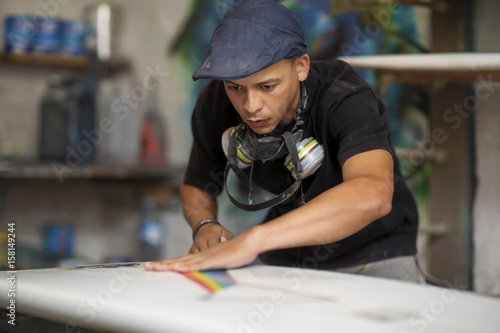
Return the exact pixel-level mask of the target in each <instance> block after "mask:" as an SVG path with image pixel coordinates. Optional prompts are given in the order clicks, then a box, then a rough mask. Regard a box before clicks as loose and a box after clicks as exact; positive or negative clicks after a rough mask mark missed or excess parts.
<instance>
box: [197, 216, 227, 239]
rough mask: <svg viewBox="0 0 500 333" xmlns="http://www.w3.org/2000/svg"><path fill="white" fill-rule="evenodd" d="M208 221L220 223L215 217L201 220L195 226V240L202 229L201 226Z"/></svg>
mask: <svg viewBox="0 0 500 333" xmlns="http://www.w3.org/2000/svg"><path fill="white" fill-rule="evenodd" d="M207 223H215V224H218V225H220V223H219V221H217V220H215V219H204V220H201V221H200V222H198V223H197V224H196V225H195V226H194V228H193V241H194V239H195V237H196V233H198V230H200V228H201V227H202V226H203V225H205V224H207Z"/></svg>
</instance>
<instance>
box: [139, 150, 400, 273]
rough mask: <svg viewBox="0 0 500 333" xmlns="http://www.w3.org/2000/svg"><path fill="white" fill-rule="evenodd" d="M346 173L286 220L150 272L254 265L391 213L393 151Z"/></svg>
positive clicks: (358, 160)
mask: <svg viewBox="0 0 500 333" xmlns="http://www.w3.org/2000/svg"><path fill="white" fill-rule="evenodd" d="M342 172H343V178H344V182H343V183H342V184H340V185H338V186H335V187H333V188H331V189H329V190H328V191H325V192H323V193H322V194H320V195H319V196H317V197H315V198H314V199H312V200H310V201H309V202H307V203H306V204H305V205H303V206H301V207H299V208H297V209H295V210H293V211H291V212H289V213H287V214H285V215H283V216H280V217H278V218H276V219H274V220H272V221H269V222H267V223H264V224H261V225H258V226H256V227H253V228H251V229H249V230H247V231H245V232H243V233H241V234H239V235H238V236H237V237H235V238H234V239H233V240H231V241H228V242H225V243H221V244H219V245H217V246H214V247H212V248H210V249H208V250H207V251H203V252H200V253H198V254H196V255H190V256H185V257H180V258H176V259H169V260H164V261H160V262H156V263H154V264H152V265H149V266H147V267H146V268H147V269H150V270H177V271H192V270H201V269H211V268H234V267H238V266H242V265H246V264H248V263H250V262H251V261H252V260H253V259H254V258H255V256H257V255H258V254H260V253H263V252H267V251H271V250H277V249H284V248H290V247H298V246H313V245H319V244H327V243H331V242H336V241H339V240H342V239H344V238H346V237H348V236H350V235H352V234H354V233H356V232H357V231H359V230H361V229H362V228H364V227H365V226H367V225H368V224H370V223H371V222H372V221H374V220H376V219H378V218H380V217H383V216H385V215H387V214H388V213H389V212H390V211H391V203H392V196H393V191H394V182H393V159H392V155H391V154H390V153H389V152H387V151H385V150H373V151H369V152H365V153H361V154H358V155H355V156H353V157H351V158H349V159H348V160H347V161H346V162H345V163H344V165H343V167H342Z"/></svg>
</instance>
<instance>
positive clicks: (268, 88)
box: [262, 84, 276, 90]
mask: <svg viewBox="0 0 500 333" xmlns="http://www.w3.org/2000/svg"><path fill="white" fill-rule="evenodd" d="M274 87H276V85H275V84H272V85H265V86H262V89H264V90H273V89H274Z"/></svg>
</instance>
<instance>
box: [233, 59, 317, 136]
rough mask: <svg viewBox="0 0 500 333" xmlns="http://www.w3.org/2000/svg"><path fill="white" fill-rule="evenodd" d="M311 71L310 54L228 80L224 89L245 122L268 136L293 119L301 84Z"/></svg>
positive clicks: (256, 131) (254, 129) (258, 132)
mask: <svg viewBox="0 0 500 333" xmlns="http://www.w3.org/2000/svg"><path fill="white" fill-rule="evenodd" d="M303 57H306V58H307V59H304V58H303ZM308 71H309V58H308V57H307V55H305V56H302V57H300V58H297V59H295V60H290V59H283V60H281V61H279V62H277V63H276V64H274V65H272V66H270V67H267V68H265V69H263V70H261V71H260V72H257V73H255V74H252V75H250V76H247V77H245V78H242V79H238V80H231V81H224V87H225V89H226V93H227V96H228V97H229V99H230V100H231V103H232V104H233V106H234V107H235V109H236V111H238V113H239V115H240V116H241V118H242V119H243V121H244V122H245V123H247V125H248V126H250V128H251V129H252V130H253V131H254V132H255V133H257V134H267V133H269V132H271V131H273V130H274V129H275V128H276V126H277V125H278V124H286V123H289V122H290V121H292V120H293V113H294V111H295V109H296V108H297V105H298V102H299V96H300V89H299V88H300V81H303V80H305V79H306V78H307V72H308ZM304 73H305V74H304Z"/></svg>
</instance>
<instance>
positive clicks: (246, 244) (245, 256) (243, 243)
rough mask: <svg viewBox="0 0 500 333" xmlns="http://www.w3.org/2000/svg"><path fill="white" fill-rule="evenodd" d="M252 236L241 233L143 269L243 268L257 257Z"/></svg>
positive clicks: (156, 262) (178, 270) (251, 233)
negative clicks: (201, 249) (232, 237)
mask: <svg viewBox="0 0 500 333" xmlns="http://www.w3.org/2000/svg"><path fill="white" fill-rule="evenodd" d="M207 229H208V228H207ZM214 229H215V228H214ZM207 232H208V231H207ZM219 234H220V227H219ZM219 234H217V236H218V235H219ZM253 234H254V233H253V232H249V231H247V232H243V233H242V234H240V235H238V236H237V237H235V238H234V239H231V240H227V241H225V242H221V243H216V244H215V245H214V246H211V247H209V248H207V249H205V250H203V251H197V252H195V253H192V254H188V255H187V256H183V257H178V258H173V259H167V260H161V261H155V262H149V263H146V264H144V267H145V269H146V270H148V271H177V272H191V271H198V270H206V269H228V268H236V267H241V266H245V265H248V264H250V263H251V262H252V261H254V260H255V258H256V257H257V255H258V252H257V251H256V249H257V248H258V246H256V244H255V241H254V240H252V239H254V238H255V236H254V235H253ZM231 236H232V235H231ZM193 246H194V245H193Z"/></svg>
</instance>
